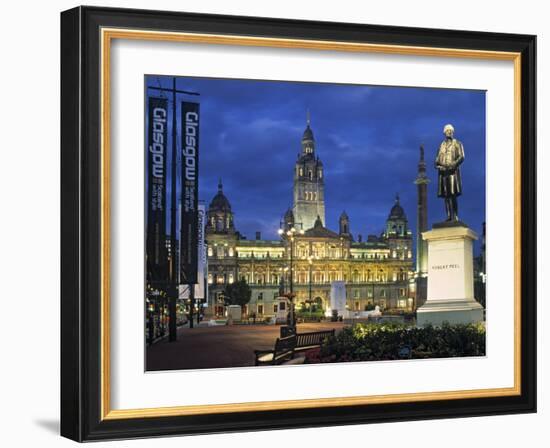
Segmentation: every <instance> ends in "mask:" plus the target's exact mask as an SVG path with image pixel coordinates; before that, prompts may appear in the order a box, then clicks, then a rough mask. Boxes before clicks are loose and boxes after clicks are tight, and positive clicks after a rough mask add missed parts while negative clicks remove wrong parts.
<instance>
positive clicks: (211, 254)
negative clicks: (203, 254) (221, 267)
mask: <svg viewBox="0 0 550 448" xmlns="http://www.w3.org/2000/svg"><path fill="white" fill-rule="evenodd" d="M213 255H214V251H213V250H212V248H211V247H209V248H208V256H209V257H211V256H213Z"/></svg>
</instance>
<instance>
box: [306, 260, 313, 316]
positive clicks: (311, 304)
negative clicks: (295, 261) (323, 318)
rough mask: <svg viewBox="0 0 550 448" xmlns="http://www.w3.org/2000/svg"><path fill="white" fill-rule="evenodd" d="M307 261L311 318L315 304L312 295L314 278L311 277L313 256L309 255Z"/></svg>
mask: <svg viewBox="0 0 550 448" xmlns="http://www.w3.org/2000/svg"><path fill="white" fill-rule="evenodd" d="M307 261H308V263H309V317H310V318H311V308H312V306H313V299H312V297H311V285H312V281H313V279H312V278H311V274H312V267H313V256H312V255H310V256H309V257H307Z"/></svg>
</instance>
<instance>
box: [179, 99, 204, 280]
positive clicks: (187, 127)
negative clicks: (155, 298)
mask: <svg viewBox="0 0 550 448" xmlns="http://www.w3.org/2000/svg"><path fill="white" fill-rule="evenodd" d="M181 127H182V133H181V138H182V144H181V148H182V149H181V173H182V174H181V197H182V199H181V201H182V207H181V238H180V283H182V284H187V285H191V284H195V283H197V266H198V233H199V226H198V206H199V205H198V200H199V188H198V186H199V178H198V173H199V104H198V103H191V102H187V101H182V103H181Z"/></svg>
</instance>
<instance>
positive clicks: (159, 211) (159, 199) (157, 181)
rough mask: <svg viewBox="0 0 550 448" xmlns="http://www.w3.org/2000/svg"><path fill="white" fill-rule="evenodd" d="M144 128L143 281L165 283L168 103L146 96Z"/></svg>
mask: <svg viewBox="0 0 550 448" xmlns="http://www.w3.org/2000/svg"><path fill="white" fill-rule="evenodd" d="M148 114H149V116H148V119H149V126H148V128H147V140H146V141H147V243H146V246H147V248H146V250H147V254H146V257H147V281H148V282H149V283H151V284H154V283H158V282H166V281H168V260H167V249H166V144H167V129H166V120H167V116H168V101H167V100H166V98H154V97H149V109H148Z"/></svg>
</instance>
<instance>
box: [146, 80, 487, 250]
mask: <svg viewBox="0 0 550 448" xmlns="http://www.w3.org/2000/svg"><path fill="white" fill-rule="evenodd" d="M171 84H172V78H171V77H163V76H160V77H157V76H147V77H146V85H147V86H155V87H158V86H159V85H161V86H163V87H171ZM177 88H178V89H181V90H189V91H195V92H199V93H200V97H196V96H193V97H191V96H185V95H178V102H179V101H182V100H185V99H188V100H191V101H197V100H198V101H199V102H200V107H201V128H200V161H199V164H200V165H199V188H200V194H199V199H200V200H202V201H204V202H205V203H206V204H209V203H210V201H211V199H212V197H213V196H214V195H215V194H216V192H217V185H218V178H220V177H221V179H222V181H223V189H224V192H225V194H226V196H227V198H228V199H229V201H230V203H231V206H232V209H233V212H234V214H235V226H236V228H237V230H238V231H240V232H241V233H242V234H244V235H245V236H246V237H247V238H250V239H252V238H254V234H255V232H256V231H261V232H262V238H263V239H276V238H278V236H277V229H278V228H279V222H280V220H281V218H282V215H283V214H284V212H285V211H286V210H287V209H288V208H289V207H290V206H291V205H292V187H293V170H294V165H295V162H296V158H297V154H298V153H299V152H300V151H301V146H300V143H301V138H302V134H303V131H304V129H305V127H306V111H307V110H308V109H309V111H310V114H311V128H312V130H313V133H314V136H315V142H316V147H315V151H316V155H317V156H319V157H320V158H321V160H322V161H323V164H324V170H325V172H324V175H325V207H326V224H327V226H328V227H329V228H331V229H333V230H337V229H338V217H339V216H340V214H341V212H342V211H343V210H345V211H346V212H347V214H348V215H349V217H350V227H351V232H352V233H353V235H354V236H355V237H356V236H357V234H362V235H363V237H364V238H366V236H367V235H368V234H376V235H379V234H380V233H381V231H382V230H383V229H384V225H385V220H386V218H387V216H388V214H389V211H390V209H391V207H392V205H393V204H394V201H395V195H396V194H397V193H398V194H399V196H400V199H401V205H402V206H403V208H404V209H405V212H406V214H407V217H408V219H409V227H410V228H411V230H412V231H413V235H414V234H415V231H416V200H417V199H416V185H414V183H413V182H414V179H415V178H416V175H417V164H418V159H419V146H420V144H424V147H425V156H426V162H427V174H428V177H429V178H430V179H431V183H430V184H429V186H428V224H429V226H431V224H432V223H434V222H438V221H442V220H444V218H445V216H444V214H445V212H444V204H443V200H442V199H439V198H437V195H436V188H437V173H436V170H435V168H434V164H433V161H434V159H435V155H436V152H437V149H438V147H439V144H440V142H441V141H442V140H443V138H444V136H443V126H444V125H445V124H447V123H451V124H453V126H454V128H455V137H456V138H458V139H459V140H460V141H462V143H463V145H464V150H465V155H466V157H465V161H464V163H463V165H462V168H461V169H462V181H463V194H462V196H461V197H460V198H459V216H460V219H461V220H462V221H464V222H466V223H467V224H468V225H469V226H470V227H471V228H473V229H474V230H475V231H476V232H477V233H480V232H481V225H482V222H483V221H484V220H485V138H486V135H485V92H484V91H473V90H454V89H428V88H410V87H383V86H362V85H341V84H320V83H301V82H282V81H251V80H230V79H209V78H187V77H180V78H178V80H177ZM148 92H149V94H150V95H158V93H156V92H153V91H152V90H148ZM168 132H169V135H170V132H171V130H170V129H169V130H168ZM169 144H171V142H170V141H169ZM168 194H170V193H168ZM478 247H479V245H478Z"/></svg>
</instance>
